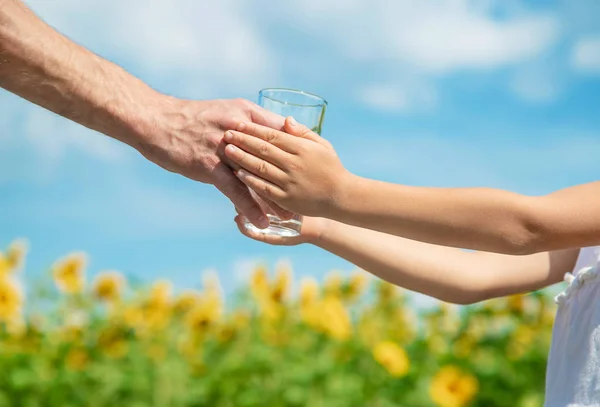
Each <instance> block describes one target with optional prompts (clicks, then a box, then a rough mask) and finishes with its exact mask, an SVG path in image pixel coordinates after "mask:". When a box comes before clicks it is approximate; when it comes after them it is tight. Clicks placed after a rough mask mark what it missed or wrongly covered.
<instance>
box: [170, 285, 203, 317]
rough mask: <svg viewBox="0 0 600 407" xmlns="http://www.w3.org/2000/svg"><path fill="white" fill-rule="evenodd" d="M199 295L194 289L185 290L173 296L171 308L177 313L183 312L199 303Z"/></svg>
mask: <svg viewBox="0 0 600 407" xmlns="http://www.w3.org/2000/svg"><path fill="white" fill-rule="evenodd" d="M200 299H201V295H200V292H199V291H196V290H185V291H183V292H182V293H181V294H179V295H178V296H177V297H176V298H175V302H174V303H173V309H174V310H175V312H177V313H179V314H185V313H187V312H188V311H190V310H192V309H194V307H196V306H197V305H198V304H199V303H200Z"/></svg>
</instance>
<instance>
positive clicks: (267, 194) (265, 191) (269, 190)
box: [262, 184, 273, 196]
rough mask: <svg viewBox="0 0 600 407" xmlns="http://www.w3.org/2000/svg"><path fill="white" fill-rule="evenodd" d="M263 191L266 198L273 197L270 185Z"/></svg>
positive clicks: (264, 187)
mask: <svg viewBox="0 0 600 407" xmlns="http://www.w3.org/2000/svg"><path fill="white" fill-rule="evenodd" d="M262 191H263V194H264V196H272V195H273V191H272V190H271V186H270V185H267V184H265V185H263V187H262Z"/></svg>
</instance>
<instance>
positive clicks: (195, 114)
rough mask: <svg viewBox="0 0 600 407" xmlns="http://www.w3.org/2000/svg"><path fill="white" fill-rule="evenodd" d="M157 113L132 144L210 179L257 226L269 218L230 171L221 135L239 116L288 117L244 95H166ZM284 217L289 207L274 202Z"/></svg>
mask: <svg viewBox="0 0 600 407" xmlns="http://www.w3.org/2000/svg"><path fill="white" fill-rule="evenodd" d="M156 109H157V110H158V114H157V115H155V118H154V120H153V123H152V125H151V126H150V128H149V129H148V130H147V131H145V134H142V135H141V136H140V137H136V139H138V140H140V141H139V143H137V145H136V144H134V146H135V147H136V148H137V149H138V151H139V152H140V153H141V154H142V155H143V156H144V157H146V158H147V159H149V160H151V161H153V162H154V163H156V164H158V165H160V166H161V167H163V168H165V169H167V170H169V171H172V172H176V173H179V174H181V175H184V176H185V177H188V178H190V179H193V180H196V181H200V182H203V183H208V184H212V185H214V186H215V187H217V189H219V191H221V192H222V193H223V194H224V195H225V196H227V197H228V198H229V199H230V200H231V202H232V203H233V204H234V205H235V206H236V207H237V208H238V209H239V210H240V211H241V213H242V214H243V215H244V216H246V218H248V219H249V220H250V221H251V222H252V223H253V224H255V225H256V226H257V227H260V228H265V227H267V226H268V225H269V220H268V219H267V217H266V216H265V213H264V212H263V211H262V210H261V208H260V206H259V205H258V204H257V203H256V202H255V200H254V199H253V198H252V196H251V195H250V192H249V191H248V188H247V187H246V185H244V184H243V183H242V182H241V181H240V180H239V179H238V178H237V177H236V176H235V175H234V174H233V171H232V168H230V167H233V168H235V165H234V164H233V163H231V162H228V161H227V159H226V158H225V156H224V154H223V151H224V147H225V144H224V143H223V135H224V132H225V131H226V130H229V129H233V128H235V126H236V125H237V124H238V123H239V122H240V121H243V122H251V123H255V124H260V125H263V126H267V127H270V128H274V129H281V128H283V125H284V118H283V117H281V116H278V115H276V114H274V113H272V112H269V111H267V110H265V109H263V108H261V107H259V106H257V105H255V104H254V103H252V102H249V101H247V100H244V99H226V100H208V101H195V100H181V99H176V98H171V97H165V99H164V101H163V102H162V103H158V104H157V105H156ZM269 206H270V207H272V209H273V210H274V211H275V212H276V213H277V214H278V215H279V216H280V217H282V218H290V217H291V215H292V214H291V213H290V212H288V211H285V210H283V209H281V208H279V207H278V206H277V205H276V204H274V203H272V202H270V203H269Z"/></svg>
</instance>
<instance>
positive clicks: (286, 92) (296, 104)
mask: <svg viewBox="0 0 600 407" xmlns="http://www.w3.org/2000/svg"><path fill="white" fill-rule="evenodd" d="M258 104H259V105H260V106H262V107H264V108H265V109H267V110H270V111H271V112H273V113H277V114H278V115H281V116H283V117H287V116H292V117H293V118H294V119H296V121H297V122H298V123H301V124H304V125H305V126H306V127H308V128H309V129H311V130H312V131H314V132H315V133H317V134H319V135H320V134H321V127H322V126H323V119H324V117H325V110H326V108H327V101H326V100H325V99H323V98H322V97H320V96H317V95H314V94H312V93H308V92H303V91H300V90H294V89H280V88H270V89H263V90H261V91H260V92H259V94H258ZM250 193H251V194H252V196H253V197H254V198H255V199H256V201H257V202H258V203H259V205H260V206H261V207H262V209H263V210H264V211H265V213H266V214H267V217H268V218H269V227H267V228H266V229H259V228H257V227H256V226H254V225H253V224H252V223H250V222H249V221H248V220H247V219H244V227H246V228H247V229H250V230H252V231H255V232H257V233H263V234H269V235H277V236H285V237H292V236H298V235H299V234H300V230H301V229H302V216H300V215H294V216H293V217H292V219H289V220H282V219H280V218H279V217H277V215H275V212H273V210H272V209H271V208H270V207H269V205H268V204H267V203H266V202H264V201H263V200H262V199H260V197H258V196H257V195H256V193H254V191H252V190H250Z"/></svg>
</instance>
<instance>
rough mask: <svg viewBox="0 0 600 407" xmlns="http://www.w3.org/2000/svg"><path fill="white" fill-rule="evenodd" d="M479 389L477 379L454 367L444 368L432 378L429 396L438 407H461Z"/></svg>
mask: <svg viewBox="0 0 600 407" xmlns="http://www.w3.org/2000/svg"><path fill="white" fill-rule="evenodd" d="M478 389H479V383H478V382H477V379H476V378H475V377H474V376H472V375H470V374H468V373H465V372H463V371H462V370H461V369H459V368H458V367H456V366H445V367H443V368H441V369H440V371H439V372H438V373H437V374H436V375H435V376H434V377H433V379H432V381H431V384H430V387H429V395H430V396H431V399H432V400H433V402H434V403H435V404H436V405H438V406H439V407H462V406H465V405H466V404H467V403H469V402H470V401H471V400H472V399H473V397H474V396H475V394H477V391H478Z"/></svg>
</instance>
